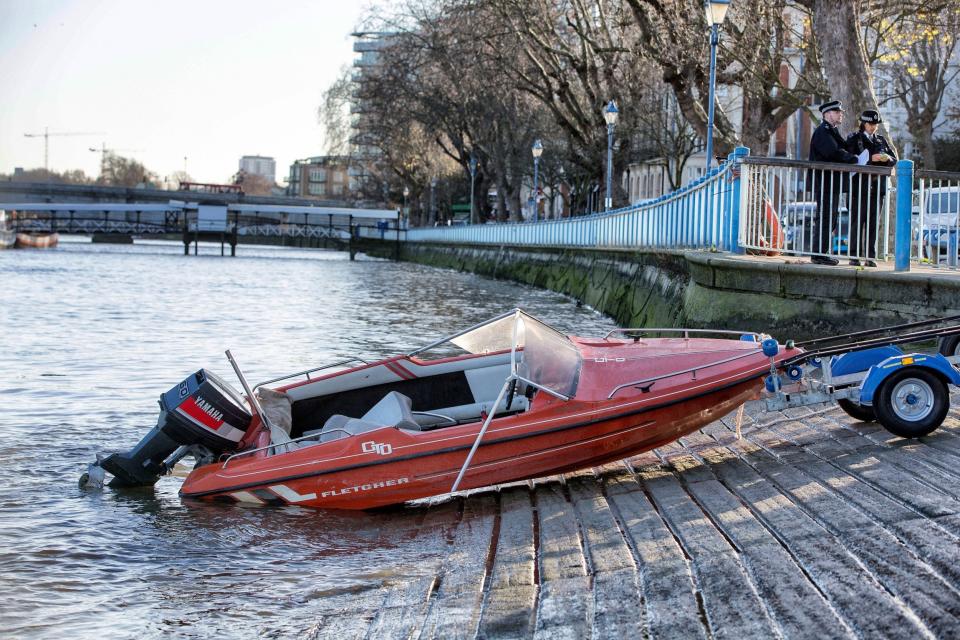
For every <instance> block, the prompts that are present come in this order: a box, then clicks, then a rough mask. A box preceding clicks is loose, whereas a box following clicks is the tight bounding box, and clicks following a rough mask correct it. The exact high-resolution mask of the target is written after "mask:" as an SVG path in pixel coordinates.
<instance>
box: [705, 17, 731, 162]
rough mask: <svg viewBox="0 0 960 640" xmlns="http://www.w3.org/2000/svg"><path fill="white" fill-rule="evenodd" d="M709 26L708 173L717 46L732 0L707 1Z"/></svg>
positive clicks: (711, 159) (711, 150) (710, 154)
mask: <svg viewBox="0 0 960 640" xmlns="http://www.w3.org/2000/svg"><path fill="white" fill-rule="evenodd" d="M705 8H706V11H707V24H708V25H710V104H709V106H708V107H707V172H708V173H709V171H710V164H711V163H712V162H713V103H714V102H715V99H714V92H715V91H716V84H717V44H719V43H720V25H721V24H723V19H724V18H726V17H727V9H729V8H730V0H706V3H705Z"/></svg>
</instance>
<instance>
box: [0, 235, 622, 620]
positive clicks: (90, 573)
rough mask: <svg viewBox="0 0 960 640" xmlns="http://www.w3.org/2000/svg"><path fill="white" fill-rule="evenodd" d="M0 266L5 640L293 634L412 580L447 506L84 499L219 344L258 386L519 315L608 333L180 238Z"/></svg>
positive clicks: (300, 258)
mask: <svg viewBox="0 0 960 640" xmlns="http://www.w3.org/2000/svg"><path fill="white" fill-rule="evenodd" d="M66 240H67V241H64V242H62V243H61V245H60V247H59V248H58V249H56V250H54V251H7V252H0V280H2V282H3V283H4V284H3V286H2V287H0V321H2V327H3V330H2V331H0V402H2V403H3V407H4V411H3V412H2V413H0V635H3V636H6V637H32V636H43V637H65V636H68V635H69V636H74V637H78V638H85V637H97V636H106V637H133V636H136V637H138V638H140V637H146V638H152V637H160V636H168V635H169V634H171V633H173V634H175V635H176V636H177V637H210V636H220V637H233V636H238V635H239V636H244V637H250V636H258V635H279V636H284V635H293V634H296V633H299V632H302V630H303V629H305V628H306V626H308V625H309V622H310V619H311V616H312V615H314V612H315V611H317V606H318V603H320V602H322V601H323V599H324V598H329V597H331V595H332V594H336V593H357V594H361V593H368V592H370V591H371V590H375V589H378V588H380V587H381V586H383V585H385V584H393V583H396V582H399V581H409V580H414V579H421V578H424V577H427V574H428V573H429V570H430V569H429V568H430V567H431V566H435V564H436V563H437V562H438V561H439V559H440V558H443V557H445V556H446V554H447V553H448V551H449V547H450V545H451V544H452V541H453V532H454V530H455V528H456V526H457V523H458V521H459V519H460V518H461V517H462V516H461V505H460V503H459V501H458V500H448V501H446V502H443V503H441V504H434V506H430V507H428V506H425V505H418V506H403V507H399V508H392V509H388V510H383V511H377V512H373V513H360V514H358V513H353V512H321V511H315V510H310V509H302V508H298V507H283V508H275V507H271V508H258V507H253V508H243V507H239V506H235V505H224V504H218V503H207V502H198V501H183V500H181V499H180V498H179V496H178V494H177V492H178V490H179V487H180V483H181V482H182V478H179V477H173V476H171V477H165V478H162V479H161V480H160V481H159V482H158V483H157V485H156V486H155V487H153V488H151V489H139V490H125V491H114V490H105V491H103V492H101V493H89V492H82V491H80V490H79V489H78V488H77V478H78V477H79V475H80V473H81V472H82V471H83V469H84V468H85V466H86V464H87V462H89V461H91V460H93V459H94V457H95V455H96V453H97V452H99V451H106V450H112V449H118V448H127V447H130V446H132V445H133V444H134V443H136V442H137V441H138V440H139V439H140V438H141V437H142V435H143V434H144V433H145V432H146V430H148V429H149V428H150V427H152V426H153V424H155V422H156V416H157V413H156V412H157V405H156V400H157V398H158V397H159V395H160V393H162V392H164V391H166V390H167V389H169V388H170V387H171V386H172V385H173V384H175V383H176V382H178V381H179V380H181V379H182V378H184V377H185V376H186V375H189V374H190V373H192V372H194V371H196V370H197V369H199V368H201V367H205V368H209V369H211V370H213V371H215V372H217V373H219V374H221V375H223V376H224V377H225V378H229V379H230V380H232V379H233V376H232V372H231V370H230V368H229V365H228V364H227V362H226V360H225V358H224V356H223V351H224V349H227V348H231V349H232V351H233V353H234V355H235V356H236V357H237V359H238V361H239V362H240V364H241V366H243V367H244V369H245V372H246V373H247V375H248V377H249V378H251V379H253V380H265V379H268V378H272V377H275V376H277V375H282V374H285V373H289V372H293V371H299V370H303V369H307V368H310V367H312V366H316V365H318V364H321V363H325V362H332V361H335V360H338V359H343V358H344V357H349V356H355V355H362V356H365V357H370V358H376V357H384V356H388V355H393V354H396V353H402V352H406V351H409V350H411V349H413V348H415V347H419V346H423V345H425V344H427V343H428V342H431V341H432V340H433V339H435V338H438V337H441V336H443V335H445V334H448V333H451V332H452V331H454V330H457V329H460V328H463V327H466V326H469V325H471V324H475V323H477V322H479V321H481V320H484V319H486V318H488V317H491V316H494V315H496V314H498V313H501V312H502V311H505V310H507V309H509V308H512V307H516V306H520V307H523V308H525V309H527V310H529V311H530V312H532V313H534V314H535V315H537V316H538V317H541V318H543V319H544V320H547V321H549V322H553V323H555V324H556V325H557V326H558V327H560V328H561V329H563V330H567V331H576V332H579V333H587V334H596V335H602V334H603V333H604V332H606V331H607V330H608V329H610V328H612V324H611V323H610V322H608V321H606V320H604V319H603V318H600V317H598V316H597V315H595V314H593V313H591V312H589V311H588V310H585V309H578V308H576V306H575V304H574V302H573V301H572V300H570V299H568V298H565V297H563V296H559V295H556V294H553V293H549V292H544V291H538V290H533V289H529V288H525V287H519V286H515V285H512V284H509V283H505V282H499V281H492V280H486V279H483V278H480V277H477V276H472V275H469V274H460V273H455V272H451V271H444V270H440V269H432V268H425V267H419V266H416V265H409V264H394V263H390V262H383V261H357V262H352V263H351V262H349V261H348V260H347V257H346V255H345V254H342V253H334V252H323V251H316V250H314V251H300V250H293V249H279V248H249V247H243V246H242V247H241V248H240V252H239V253H240V255H239V256H238V257H237V258H220V256H219V246H216V247H213V246H201V254H204V253H206V254H207V255H200V256H199V257H194V256H190V257H184V256H183V255H181V254H182V245H180V244H179V243H157V242H153V243H147V244H137V245H133V246H115V245H114V246H111V245H92V244H77V243H72V242H69V239H66Z"/></svg>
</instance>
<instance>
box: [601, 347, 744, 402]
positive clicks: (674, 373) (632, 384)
mask: <svg viewBox="0 0 960 640" xmlns="http://www.w3.org/2000/svg"><path fill="white" fill-rule="evenodd" d="M758 353H763V352H762V351H761V350H760V349H757V350H756V351H750V352H748V353H741V354H739V355H736V356H733V357H732V358H724V359H723V360H717V361H716V362H711V363H709V364H702V365H699V366H696V367H691V368H689V369H684V370H682V371H671V372H670V373H664V374H662V375H659V376H654V377H652V378H644V379H643V380H637V381H635V382H625V383H624V384H621V385H619V386H617V387H614V388H613V391H611V392H610V395H608V396H607V400H611V399H612V398H613V396H614V394H616V393H617V391H620V390H621V389H625V388H626V387H636V386H640V385H642V384H646V383H648V382H649V383H650V384H651V385H652V384H653V383H654V382H657V381H658V380H663V379H665V378H672V377H674V376H679V375H683V374H684V373H696V372H697V371H699V370H700V369H706V368H707V367H715V366H717V365H718V364H726V363H728V362H733V361H734V360H739V359H741V358H747V357H749V356H755V355H757V354H758Z"/></svg>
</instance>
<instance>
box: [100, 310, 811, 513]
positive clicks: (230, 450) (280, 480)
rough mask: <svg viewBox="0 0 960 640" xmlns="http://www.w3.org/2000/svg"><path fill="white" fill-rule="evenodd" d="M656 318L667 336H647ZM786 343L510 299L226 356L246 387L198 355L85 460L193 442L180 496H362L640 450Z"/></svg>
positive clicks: (420, 492)
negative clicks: (139, 426) (141, 425)
mask: <svg viewBox="0 0 960 640" xmlns="http://www.w3.org/2000/svg"><path fill="white" fill-rule="evenodd" d="M664 332H674V334H675V337H657V338H654V337H647V336H649V335H651V334H653V333H658V334H662V333H664ZM710 334H732V335H728V336H726V337H724V338H715V337H706V336H709V335H710ZM701 336H703V337H701ZM798 353H800V351H799V350H798V349H794V348H786V347H782V346H780V345H778V344H777V342H776V341H775V340H773V339H772V338H769V337H768V336H764V335H761V334H739V333H736V332H711V331H704V332H697V331H693V330H684V329H675V330H673V329H671V330H660V329H654V330H651V329H624V330H617V331H613V332H611V333H609V334H607V335H606V336H604V337H600V338H580V337H575V336H566V335H563V334H562V333H560V332H558V331H556V330H554V329H553V328H551V327H549V326H548V325H546V324H544V323H543V322H541V321H539V320H537V319H536V318H533V317H532V316H530V315H528V314H526V313H524V312H523V311H520V310H514V311H511V312H509V313H506V314H503V315H501V316H498V317H496V318H493V319H492V320H489V321H487V322H484V323H482V324H479V325H477V326H474V327H471V328H470V329H467V330H466V331H463V332H460V333H458V334H455V335H453V336H450V337H448V338H444V339H443V340H440V341H438V342H435V343H433V344H430V345H428V346H426V347H424V348H422V349H418V350H417V351H414V352H411V353H409V354H407V355H403V356H397V357H393V358H388V359H386V360H381V361H378V362H370V363H362V364H359V366H353V367H350V368H344V369H341V370H336V371H332V370H333V369H334V368H335V367H336V366H341V367H343V366H344V365H345V364H347V363H338V364H337V365H330V366H327V367H321V368H318V369H312V370H309V371H304V372H299V373H297V374H293V375H291V376H286V377H284V378H278V379H275V380H270V381H267V382H265V383H261V384H259V385H256V387H254V389H250V388H249V387H248V385H247V383H246V381H245V380H244V379H243V376H242V373H241V372H240V370H239V368H237V367H236V365H235V364H234V367H235V369H236V371H237V374H238V376H239V377H240V380H241V382H242V383H243V386H244V388H245V389H246V391H247V399H246V400H244V399H242V398H241V397H240V396H239V394H237V393H236V392H234V391H233V390H232V389H231V388H230V387H229V386H228V385H226V384H225V383H224V382H223V381H222V380H220V379H219V378H217V377H216V376H214V375H213V374H210V373H207V372H205V371H203V370H201V371H199V372H197V373H196V374H194V375H193V376H191V377H190V378H188V379H187V380H184V381H183V382H182V383H180V384H179V385H177V386H176V387H174V388H173V389H171V390H170V391H169V392H167V393H166V394H164V395H163V396H162V397H161V400H160V404H161V416H160V420H159V421H158V424H157V426H156V427H155V428H154V429H153V430H152V431H151V432H150V434H148V435H147V436H146V437H145V438H144V439H143V440H142V441H141V442H140V444H138V445H137V447H135V448H134V449H133V450H131V451H130V452H129V453H125V454H119V453H117V454H113V455H110V456H109V457H106V458H102V459H99V460H98V462H97V463H96V464H94V465H91V471H92V474H91V475H93V476H94V479H93V481H94V482H97V481H99V482H102V480H103V475H102V474H103V472H104V471H107V472H109V473H110V474H112V475H113V476H114V478H113V480H112V481H111V486H130V485H151V484H153V483H154V482H156V480H157V478H158V477H159V476H160V475H162V474H164V473H166V472H168V471H169V470H170V469H171V468H172V466H173V464H174V463H175V462H176V461H177V460H178V459H180V458H182V457H183V456H187V455H192V456H193V457H194V458H195V459H196V461H197V462H196V466H195V467H194V469H193V471H192V472H191V473H190V474H189V476H187V478H186V480H185V481H184V483H183V486H182V488H181V490H180V493H181V495H182V496H184V497H188V498H203V499H216V500H229V501H231V502H233V501H239V502H247V503H256V504H274V503H280V504H287V503H289V504H299V505H304V506H310V507H322V508H331V509H368V508H373V507H379V506H384V505H390V504H396V503H401V502H406V501H409V500H415V499H418V498H424V497H428V496H435V495H439V494H444V493H448V492H451V491H456V490H460V489H471V488H476V487H483V486H488V485H493V484H498V483H505V482H510V481H515V480H523V479H527V478H535V477H539V476H546V475H552V474H557V473H563V472H567V471H572V470H575V469H580V468H584V467H590V466H595V465H600V464H603V463H606V462H611V461H615V460H620V459H623V458H626V457H629V456H632V455H635V454H637V453H640V452H643V451H647V450H649V449H653V448H655V447H658V446H660V445H663V444H664V443H667V442H670V441H672V440H675V439H677V438H679V437H681V436H683V435H685V434H688V433H690V432H692V431H694V430H696V429H698V428H700V427H702V426H704V425H706V424H707V423H709V422H711V421H713V420H716V419H717V418H719V417H721V416H723V415H725V414H726V413H728V412H730V411H732V410H733V409H736V408H737V407H739V406H740V405H742V404H743V403H744V402H746V401H747V400H750V399H753V398H756V397H758V394H759V391H760V389H761V387H762V385H763V378H764V376H765V375H767V374H769V373H770V371H771V366H775V365H776V364H777V363H779V362H781V361H782V360H784V359H786V358H789V357H791V356H794V355H797V354H798ZM227 355H228V357H230V360H231V363H233V359H232V357H231V356H230V354H229V352H228V354H227ZM248 402H249V411H248ZM98 474H99V478H97V477H95V476H97V475H98Z"/></svg>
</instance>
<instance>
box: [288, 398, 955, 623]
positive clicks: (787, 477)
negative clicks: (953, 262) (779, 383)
mask: <svg viewBox="0 0 960 640" xmlns="http://www.w3.org/2000/svg"><path fill="white" fill-rule="evenodd" d="M958 400H960V398H957V397H954V403H953V404H954V406H958V405H957V402H958ZM734 419H735V416H734V415H730V416H727V417H725V418H724V419H722V420H720V421H718V422H715V423H713V424H711V425H709V426H708V427H706V428H704V429H703V430H702V431H699V432H697V433H694V434H692V435H691V436H689V437H687V438H684V439H682V440H681V441H680V442H678V443H676V444H673V445H670V446H669V447H666V448H663V449H659V450H657V451H655V452H651V453H648V454H644V455H642V456H639V457H637V458H634V459H631V460H628V461H625V462H623V463H618V464H614V465H608V466H606V467H603V468H597V469H592V470H589V471H584V472H581V473H577V474H572V475H567V476H564V477H553V478H549V479H544V480H540V481H537V482H534V483H521V484H516V485H510V486H503V487H498V488H497V489H496V490H487V491H478V492H473V493H470V494H468V495H466V496H463V497H458V498H454V499H448V500H447V501H445V502H441V503H437V504H432V505H424V506H422V507H420V508H419V509H417V510H415V516H414V518H415V524H414V525H413V526H414V528H415V531H413V532H408V533H407V535H409V536H411V537H413V538H415V540H416V544H412V545H406V546H398V547H396V548H395V549H393V550H391V551H388V552H389V553H399V554H404V555H405V556H407V557H405V558H401V559H399V560H402V565H403V566H405V567H410V568H411V571H412V572H413V573H414V574H415V575H416V577H414V578H411V577H410V575H406V576H404V577H395V578H391V577H390V576H384V578H383V579H382V580H381V581H379V582H378V586H377V587H375V588H371V589H366V590H361V591H357V590H353V589H350V588H347V589H344V590H343V591H340V592H334V593H328V594H323V597H322V598H319V602H320V605H319V606H320V610H319V611H318V615H317V616H316V617H315V618H313V620H312V621H311V623H310V626H309V627H308V628H306V629H305V633H306V635H307V637H310V638H328V637H335V638H355V637H356V638H361V637H371V638H407V637H414V638H516V637H538V638H550V639H554V638H587V637H593V638H645V637H651V638H697V637H700V638H744V637H751V638H778V637H783V638H858V637H859V638H911V639H912V638H951V637H954V638H955V637H958V636H960V566H958V559H960V413H958V412H957V410H956V409H955V410H953V411H951V413H950V416H949V417H948V418H947V421H946V423H945V424H944V425H943V427H941V428H940V429H939V430H938V431H936V432H935V433H934V434H933V435H931V436H929V437H926V438H923V439H922V440H911V441H908V440H901V439H898V438H895V437H892V436H890V435H889V434H887V432H886V431H884V430H882V428H880V427H879V426H877V425H875V424H865V423H859V422H855V421H854V420H853V419H851V418H849V417H848V416H847V415H846V414H844V413H842V412H841V411H840V410H838V409H836V408H835V407H828V408H826V409H823V408H821V409H819V410H810V409H794V410H789V411H788V412H785V413H765V412H761V411H760V406H759V404H758V403H753V404H751V405H748V407H747V410H746V412H745V418H744V423H743V429H742V436H743V437H742V439H739V440H738V439H737V438H736V435H735V433H734V430H733V429H734V427H733V423H734ZM393 533H395V534H396V535H403V532H400V531H396V532H393ZM397 560H398V559H397V558H395V557H394V558H393V559H392V562H394V563H396V562H397Z"/></svg>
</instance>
